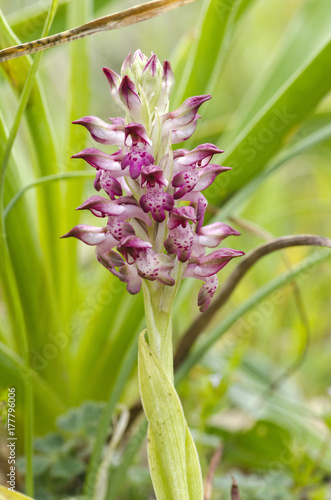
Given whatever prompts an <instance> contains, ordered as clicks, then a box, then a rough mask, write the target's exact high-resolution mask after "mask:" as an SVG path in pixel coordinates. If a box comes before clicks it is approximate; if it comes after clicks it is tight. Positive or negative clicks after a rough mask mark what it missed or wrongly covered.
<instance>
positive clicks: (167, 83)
mask: <svg viewBox="0 0 331 500" xmlns="http://www.w3.org/2000/svg"><path fill="white" fill-rule="evenodd" d="M103 71H104V73H105V75H106V77H107V79H108V82H109V85H110V93H111V97H112V98H113V99H114V100H115V102H116V103H117V104H118V105H119V106H121V107H122V109H124V110H125V115H126V116H125V118H122V117H117V118H109V119H108V120H109V123H108V122H106V121H104V120H102V119H101V118H98V117H96V116H85V117H83V118H81V119H79V120H75V121H74V122H73V123H75V124H77V125H83V126H84V127H85V128H86V129H87V130H88V131H89V132H90V134H91V137H92V139H94V140H95V141H96V142H98V143H100V144H105V145H112V146H116V147H117V148H118V149H117V151H115V152H114V153H112V154H108V153H105V152H103V151H101V150H99V149H97V148H87V149H84V150H83V151H81V152H80V153H77V154H75V155H73V158H78V159H83V160H85V161H86V162H87V163H89V164H90V165H91V166H92V167H93V168H95V169H96V178H95V181H94V187H95V189H96V191H101V190H103V191H104V192H105V195H106V197H103V196H99V195H95V196H91V197H90V198H89V199H88V200H86V201H85V202H84V203H83V204H82V205H80V206H79V207H78V210H85V209H87V210H90V212H91V213H92V214H93V215H95V216H96V217H98V218H106V222H105V224H104V226H103V227H94V226H88V225H83V224H79V225H77V226H75V227H74V228H73V229H72V230H71V231H69V232H68V233H67V234H65V235H64V236H63V238H67V237H75V238H78V239H80V240H81V241H83V242H84V243H86V244H87V245H94V246H95V247H96V257H97V260H98V261H99V262H100V263H101V264H102V265H103V266H104V267H105V268H106V269H108V270H109V271H110V272H111V273H112V274H114V275H115V276H117V277H118V278H119V279H120V280H121V281H123V282H124V283H126V285H127V289H128V291H129V292H130V293H132V294H135V293H138V292H139V291H140V289H141V284H142V280H148V281H155V282H157V283H158V284H159V286H173V285H174V284H175V278H174V276H172V274H174V275H175V271H174V269H175V268H176V269H177V268H178V266H183V273H182V274H183V276H184V278H185V277H191V278H196V279H199V280H202V281H203V282H204V283H203V286H202V288H201V290H200V292H199V295H198V305H199V307H200V310H201V311H205V310H206V309H207V307H208V305H209V304H210V301H211V299H212V297H213V295H214V294H215V291H216V289H217V286H218V279H217V276H216V275H217V273H218V272H219V271H220V270H221V269H222V268H223V267H224V266H225V265H226V264H227V263H228V262H230V260H231V259H233V258H235V257H239V256H241V255H243V252H241V251H238V250H232V249H230V248H221V249H218V250H214V251H213V252H211V253H206V249H207V248H216V247H218V246H219V245H220V243H221V242H222V241H223V239H224V238H226V237H228V236H233V235H239V233H238V231H236V230H235V229H233V228H231V227H230V226H228V225H227V224H224V223H222V222H216V223H213V224H209V225H207V226H203V220H204V215H205V212H206V207H207V200H206V198H205V196H204V195H203V194H202V193H201V192H202V191H204V190H205V189H207V188H208V187H209V186H210V185H211V184H212V183H213V182H214V180H215V179H216V177H217V176H218V175H219V174H221V173H222V172H225V171H227V170H229V167H223V166H221V165H219V164H216V163H211V160H212V158H213V157H214V155H217V154H220V153H223V151H222V150H221V149H219V148H218V147H217V146H215V145H214V144H209V143H206V144H201V145H199V146H197V147H196V148H194V149H193V150H192V151H189V150H187V149H177V150H175V151H171V150H170V148H169V145H170V144H171V143H172V144H176V143H179V142H182V141H184V140H187V139H188V138H189V137H191V135H192V134H193V132H194V131H195V128H196V125H197V121H198V119H199V118H200V115H199V114H198V110H199V108H200V106H201V105H202V104H203V103H204V102H206V101H208V100H209V99H210V98H211V96H210V95H201V96H195V97H190V98H188V99H186V101H184V102H183V104H182V105H181V106H179V108H177V109H176V110H174V111H169V96H170V93H171V91H172V88H173V86H174V75H173V72H172V69H171V65H170V63H169V62H168V61H164V63H163V65H161V63H160V61H159V60H158V58H157V57H156V55H155V54H153V53H152V55H151V57H150V58H147V57H146V56H145V55H143V54H142V53H141V52H140V51H137V52H136V53H135V54H134V55H133V56H131V54H129V56H128V57H127V58H126V60H125V61H124V63H123V66H122V70H121V75H118V74H117V73H115V72H114V71H113V70H111V69H109V68H103ZM160 238H161V239H160Z"/></svg>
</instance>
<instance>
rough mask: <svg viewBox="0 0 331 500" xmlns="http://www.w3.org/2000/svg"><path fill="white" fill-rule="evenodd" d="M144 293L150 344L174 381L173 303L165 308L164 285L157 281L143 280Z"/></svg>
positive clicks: (170, 378)
mask: <svg viewBox="0 0 331 500" xmlns="http://www.w3.org/2000/svg"><path fill="white" fill-rule="evenodd" d="M143 293H144V304H145V316H146V327H147V332H148V340H149V345H150V348H151V350H152V351H153V352H154V353H155V354H156V356H157V358H158V359H159V361H160V364H161V366H162V368H163V369H164V371H165V373H166V374H167V376H168V378H169V380H171V382H172V383H173V380H174V369H173V350H172V321H171V320H172V314H171V313H172V304H171V306H170V309H168V310H164V309H163V307H162V300H163V286H162V287H160V286H159V285H158V284H157V283H155V282H151V283H147V282H146V281H145V280H143Z"/></svg>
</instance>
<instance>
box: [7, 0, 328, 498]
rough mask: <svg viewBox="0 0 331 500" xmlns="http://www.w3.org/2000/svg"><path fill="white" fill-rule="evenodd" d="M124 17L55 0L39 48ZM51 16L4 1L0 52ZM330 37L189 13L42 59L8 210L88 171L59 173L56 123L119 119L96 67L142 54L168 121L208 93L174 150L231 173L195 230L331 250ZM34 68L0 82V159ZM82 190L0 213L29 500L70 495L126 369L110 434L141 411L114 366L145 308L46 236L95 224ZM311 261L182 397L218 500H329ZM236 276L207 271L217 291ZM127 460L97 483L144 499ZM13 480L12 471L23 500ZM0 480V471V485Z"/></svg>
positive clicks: (277, 21)
mask: <svg viewBox="0 0 331 500" xmlns="http://www.w3.org/2000/svg"><path fill="white" fill-rule="evenodd" d="M135 3H136V2H134V1H127V0H125V1H124V2H123V1H121V2H120V1H109V0H95V1H94V2H93V0H70V1H62V2H60V4H59V7H58V10H57V13H56V15H55V19H54V22H53V25H52V27H51V30H50V33H57V32H59V31H62V30H64V29H68V28H70V27H74V26H77V25H79V24H82V23H83V22H85V21H87V20H91V19H93V18H95V17H99V16H102V15H106V14H108V13H111V12H116V11H118V10H122V9H124V8H128V7H130V6H132V5H134V4H135ZM49 7H50V2H49V1H46V0H44V1H42V0H40V1H28V0H26V1H23V0H10V1H9V0H1V9H2V17H1V25H0V44H1V48H4V47H6V46H10V45H13V44H15V43H19V42H18V41H15V38H14V33H15V35H16V36H17V37H18V39H19V40H21V41H22V42H26V41H30V40H33V39H36V38H38V37H39V36H40V34H41V32H42V29H43V25H44V22H45V18H46V14H47V11H48V9H49ZM9 26H10V27H11V29H12V30H13V32H11V31H10V28H9ZM330 26H331V3H330V2H329V0H308V1H303V0H241V1H239V0H217V1H216V0H208V1H204V2H203V1H202V0H197V1H196V2H194V3H192V4H190V5H188V6H185V7H182V8H180V9H178V10H175V11H172V12H170V13H167V14H164V15H162V16H159V17H157V18H154V19H150V20H148V21H145V22H143V23H140V24H138V25H134V26H129V27H127V28H124V29H119V30H116V31H112V32H107V33H102V34H97V35H94V36H92V37H88V38H87V39H84V40H80V41H77V42H73V43H71V44H66V45H64V46H62V47H58V48H53V49H50V50H48V51H46V52H45V53H44V54H43V57H42V59H41V63H40V67H39V71H38V74H37V77H36V80H35V81H34V83H33V86H32V90H31V94H30V99H29V101H28V104H27V107H26V110H25V113H24V115H23V116H22V117H21V124H20V128H19V133H18V136H17V138H16V141H15V143H14V146H13V149H12V152H11V156H10V158H9V163H8V172H7V175H6V180H5V192H4V205H5V206H6V205H7V204H8V203H9V202H10V200H11V199H12V197H13V196H14V195H15V194H16V193H18V192H19V191H20V190H21V189H22V188H23V187H24V186H26V185H27V184H29V183H33V182H35V180H36V179H37V178H40V177H44V176H49V175H58V174H61V175H62V174H63V175H65V174H66V173H67V172H75V171H83V170H85V169H86V172H90V170H88V168H87V167H86V166H85V165H84V163H83V161H81V160H79V161H77V160H70V156H71V155H72V154H75V153H77V152H78V151H80V150H81V149H83V148H84V147H87V146H88V145H92V143H91V142H89V141H90V139H89V138H88V137H87V134H86V133H85V131H84V130H77V129H78V127H76V128H75V127H73V126H71V125H70V121H72V120H74V119H78V118H80V117H82V116H84V115H87V114H90V115H96V116H99V117H101V118H102V119H107V117H109V116H117V114H118V113H119V110H118V109H117V108H116V106H115V105H114V104H113V103H112V102H111V100H110V96H109V88H108V83H107V81H106V79H105V78H104V76H103V74H102V71H101V68H102V67H103V66H108V67H110V68H112V69H114V70H115V71H117V72H119V71H120V67H121V64H122V62H123V60H124V59H125V57H126V56H127V54H128V53H129V52H130V51H135V50H137V49H138V48H140V49H141V50H142V52H144V53H145V54H147V55H149V54H150V52H151V51H154V52H155V53H156V54H157V56H158V58H159V59H160V60H161V61H163V60H164V59H169V60H170V61H171V64H172V67H173V69H174V73H175V77H176V87H175V90H174V94H173V101H172V102H173V105H172V109H175V107H177V106H178V105H179V104H180V103H181V102H182V101H183V100H184V99H185V98H187V97H189V96H191V95H197V94H202V93H211V94H212V96H213V98H212V100H211V101H209V102H208V103H207V104H205V105H204V106H203V107H202V108H201V110H200V114H201V115H202V117H203V118H202V119H201V120H199V123H198V126H197V130H196V133H195V134H194V136H193V137H192V138H191V139H190V140H189V141H188V144H187V145H186V146H185V147H188V148H189V149H191V148H193V147H195V146H196V145H197V144H199V143H202V142H213V143H215V144H217V145H218V146H220V147H221V148H222V149H224V150H225V154H224V155H223V156H222V162H223V164H224V165H229V166H232V167H233V171H232V172H230V173H229V174H223V175H222V176H221V178H220V179H219V180H218V181H217V182H216V183H215V184H216V187H215V186H214V185H213V186H211V188H210V189H209V190H208V191H207V192H206V196H207V198H208V200H209V215H208V217H209V218H210V219H212V218H213V217H214V219H213V220H223V221H224V222H228V221H230V224H231V225H233V226H234V227H235V228H236V229H239V230H240V231H241V233H242V236H241V237H240V238H236V239H233V240H230V241H229V243H228V242H227V243H226V245H229V246H230V247H234V248H237V249H240V250H244V251H245V252H248V251H250V250H251V249H253V248H255V247H256V246H258V245H259V244H261V243H263V242H264V241H266V240H267V239H269V238H272V237H280V236H283V235H289V234H303V233H309V234H318V235H322V236H326V237H330V236H331V235H330V222H329V221H330V213H331V169H330V153H331V126H330V116H331V96H330V88H331V80H330V74H331V29H330ZM33 57H35V56H33ZM33 57H32V58H31V59H28V58H20V59H16V60H13V61H8V63H3V64H2V67H1V71H0V88H1V110H0V152H1V156H0V157H1V158H3V155H4V151H5V147H6V143H7V140H8V134H9V131H10V129H11V127H12V124H13V121H14V118H15V114H16V113H17V109H18V97H19V95H20V93H21V92H22V89H23V86H24V83H25V81H26V78H27V73H28V71H29V68H30V66H31V61H32V60H33ZM295 152H297V154H294V153H295ZM292 153H293V155H292ZM273 167H274V168H273ZM276 167H277V168H276ZM92 176H93V172H91V178H88V179H84V177H76V178H70V179H68V178H65V179H63V180H54V181H52V182H46V183H44V184H42V185H39V186H38V187H31V189H29V190H28V191H27V192H25V193H24V194H23V195H22V197H21V198H20V199H19V200H18V201H17V203H15V205H14V206H13V208H12V209H11V210H10V211H8V210H7V213H6V218H5V228H3V227H2V254H1V291H0V294H1V295H0V297H1V309H0V317H1V321H0V391H4V392H3V398H2V399H3V400H5V398H6V391H7V387H11V386H15V387H16V391H17V417H18V420H17V432H18V436H19V440H18V442H19V451H20V453H21V454H23V449H24V440H26V439H27V438H26V435H25V434H26V432H28V430H27V429H28V427H27V424H26V418H27V417H26V408H27V406H26V404H27V394H29V391H30V390H31V391H32V393H33V401H34V406H35V412H34V425H33V429H34V430H33V435H34V436H35V437H36V438H38V439H37V441H36V443H35V474H36V478H35V479H36V481H35V485H36V494H35V498H37V499H40V500H42V499H45V500H46V499H55V498H66V497H68V498H69V496H71V497H75V498H76V497H77V498H78V496H79V494H80V493H81V484H82V482H83V480H84V474H85V469H86V463H87V461H88V458H89V455H90V452H91V447H92V446H93V439H94V436H95V432H96V429H95V428H94V427H93V426H92V427H93V428H90V427H91V426H90V423H91V421H98V419H99V418H100V411H101V408H102V404H103V403H97V402H104V401H106V400H107V399H108V398H109V397H110V396H111V395H112V394H113V393H114V391H115V389H116V387H118V386H117V385H116V384H117V381H118V380H119V377H118V375H119V373H120V371H121V368H123V364H125V363H127V359H125V356H128V357H129V358H130V359H131V364H132V368H130V367H129V369H128V372H129V373H128V375H127V378H126V379H125V380H124V382H123V387H120V389H121V390H120V398H119V403H120V404H119V405H118V406H117V407H116V411H115V412H114V416H113V429H116V428H119V427H120V422H121V418H122V419H125V418H126V416H127V409H128V408H130V406H131V405H132V404H133V403H134V402H135V401H136V399H137V397H138V388H137V376H136V366H135V363H134V361H133V360H134V356H133V355H132V356H131V357H130V356H129V354H128V353H130V352H131V351H132V352H133V353H134V349H135V343H136V338H137V334H138V333H139V331H140V330H141V329H142V327H143V324H144V320H143V305H142V297H141V296H140V295H138V296H129V295H128V294H127V292H126V290H125V286H124V285H123V284H122V283H119V282H118V281H117V280H116V278H114V277H113V276H112V275H110V274H109V275H108V274H107V272H106V270H105V269H103V268H101V266H99V265H98V264H97V263H96V261H95V259H94V252H93V250H92V249H91V248H89V247H85V246H83V245H80V244H76V242H75V241H69V240H59V237H60V236H61V235H62V234H64V233H65V232H67V231H68V230H69V229H70V228H71V227H72V226H73V225H75V224H78V223H79V222H82V223H86V224H89V223H92V220H93V218H92V217H91V218H90V217H89V216H88V215H87V214H83V215H81V214H79V213H77V212H75V208H76V207H77V206H78V205H79V204H81V202H82V200H84V199H85V197H86V196H87V195H89V194H92V193H93V188H92V182H91V181H92ZM227 176H228V177H227ZM4 234H6V237H3V235H4ZM314 251H315V250H312V249H310V248H307V247H300V248H296V249H295V248H293V249H289V250H286V251H282V252H278V253H274V254H272V255H270V256H268V257H265V258H264V259H263V260H262V261H261V262H259V263H258V264H257V265H256V266H255V267H254V268H253V269H252V270H251V271H250V272H249V274H248V275H247V276H246V277H245V278H244V280H243V281H242V282H241V283H240V285H239V286H238V287H237V289H236V291H235V294H234V296H233V297H232V298H231V300H230V301H229V303H228V304H227V305H226V306H225V307H224V308H223V309H222V311H220V312H219V313H218V314H217V315H216V316H215V317H214V318H213V321H212V324H211V325H210V326H208V328H206V331H205V332H203V335H202V336H201V339H200V340H199V342H200V345H202V344H203V342H204V341H205V340H207V339H208V336H209V335H210V332H212V331H215V330H217V329H220V328H222V325H223V324H224V322H225V320H226V319H227V318H228V317H229V316H230V315H231V314H233V312H234V311H235V310H236V308H237V307H238V306H240V305H242V304H244V303H245V302H246V301H248V300H249V299H250V298H251V297H252V296H253V295H254V294H255V293H256V292H257V291H258V290H260V289H261V288H262V287H263V286H264V285H265V284H266V283H268V282H269V281H271V280H272V279H275V278H276V277H277V276H279V275H281V274H282V273H284V272H286V271H287V270H288V269H289V268H290V267H291V266H293V265H296V264H297V263H299V262H301V261H303V260H304V259H306V258H308V256H310V255H311V254H312V253H313V252H314ZM325 255H326V258H325V259H324V260H323V261H322V262H321V263H317V264H316V265H313V266H310V267H309V268H308V269H307V271H305V272H304V273H302V274H298V276H297V281H295V283H294V284H293V283H292V284H288V285H286V286H284V287H282V288H280V289H279V290H278V292H277V295H275V294H271V295H269V296H267V297H265V299H264V300H262V301H260V302H258V303H257V304H256V305H255V307H254V308H251V309H250V310H249V311H248V312H247V313H246V314H245V315H244V316H243V317H241V318H239V319H237V321H236V322H234V324H233V326H231V327H230V328H229V329H227V331H226V332H225V334H224V335H222V336H221V337H220V338H219V340H218V341H217V342H216V343H214V344H213V346H212V347H211V348H210V349H209V350H208V351H207V353H206V354H205V355H204V356H203V357H201V358H200V359H199V361H198V363H196V364H195V365H194V367H193V368H192V369H190V370H189V371H188V373H187V374H186V376H185V378H184V380H183V381H182V382H181V383H180V385H179V388H178V390H179V394H180V396H181V399H182V401H183V405H184V409H185V412H186V416H187V420H188V423H189V425H190V427H191V428H192V432H193V435H194V438H195V441H196V443H197V446H198V451H199V456H200V459H201V463H202V468H203V474H204V476H205V475H206V472H207V469H208V466H209V463H210V460H211V457H212V455H213V453H214V452H215V450H216V449H217V448H218V447H219V445H220V444H221V443H222V444H223V456H222V459H221V463H220V465H219V467H218V468H217V471H216V474H215V479H214V489H213V496H212V498H213V499H220V498H225V499H227V498H230V494H229V491H230V484H231V479H230V476H231V474H234V476H235V477H236V479H237V482H238V484H239V487H240V491H241V495H242V499H243V500H246V499H247V500H248V499H249V500H260V499H266V498H268V500H276V499H282V500H286V499H300V500H301V499H302V500H303V499H312V500H329V499H330V498H331V476H330V470H331V449H330V439H331V435H330V428H331V399H330V398H331V396H330V387H331V371H330V351H331V335H330V333H331V332H330V319H331V299H330V278H331V267H330V262H331V261H330V258H327V253H325ZM235 266H236V262H232V263H231V264H229V266H228V267H227V268H226V269H225V270H224V271H222V273H221V274H220V281H221V283H222V281H224V280H225V279H226V277H227V276H229V274H230V273H231V272H232V271H233V269H234V268H235ZM198 289H199V284H196V283H191V282H189V283H187V284H184V285H183V288H182V290H181V292H180V295H179V297H178V303H177V305H176V310H175V316H174V333H175V342H178V339H179V338H180V337H181V335H183V333H184V332H185V330H186V329H187V328H188V327H189V326H190V324H191V322H192V318H194V317H196V316H197V315H198V314H199V313H198V308H197V305H196V300H197V293H198ZM130 350H131V351H130ZM24 381H25V382H26V381H27V382H26V383H24ZM0 399H1V398H0ZM28 399H29V398H28ZM30 400H31V399H30ZM91 401H94V402H95V403H91ZM78 407H79V409H78V410H73V409H72V408H78ZM70 409H71V410H70ZM68 411H69V413H68ZM72 415H75V416H72ZM123 421H124V420H122V422H123ZM31 428H32V422H30V431H31ZM3 429H4V427H3ZM50 432H52V433H53V434H52V435H51V436H49V435H48V437H45V436H47V433H50ZM54 433H55V434H54ZM4 436H5V432H4ZM129 444H130V441H129ZM126 446H127V441H125V442H124V441H123V440H119V442H118V443H116V444H114V449H113V450H112V453H111V457H110V459H109V464H110V465H111V468H110V476H111V475H112V474H113V475H114V478H116V477H117V476H116V474H117V473H118V471H119V470H120V471H125V478H126V479H125V482H124V483H123V484H121V485H120V486H119V489H118V490H116V489H115V487H114V491H113V493H112V494H113V495H114V496H113V498H119V499H125V500H127V499H131V498H132V499H139V498H142V499H143V498H144V499H145V498H153V497H152V496H151V495H152V493H151V492H152V488H151V484H150V480H149V475H148V468H147V462H146V454H145V451H144V450H145V445H143V446H142V447H141V450H140V452H139V453H138V454H136V455H135V456H133V454H132V457H131V459H130V460H131V462H130V464H124V465H123V463H124V460H123V457H124V456H125V452H124V450H125V449H127V448H126ZM1 449H2V448H1ZM1 453H2V455H1V456H2V461H1V462H0V467H1V464H2V463H3V462H5V452H4V451H2V452H1ZM45 457H47V458H45ZM41 464H43V465H41ZM56 464H57V465H56ZM59 464H60V465H59ZM61 467H62V468H61ZM121 467H122V468H121ZM125 467H128V468H125ZM24 468H25V462H24V459H21V475H20V476H19V486H20V487H21V488H22V489H23V487H24ZM4 473H5V465H3V467H2V474H3V476H1V472H0V477H1V479H2V481H3V477H4ZM115 482H116V481H115V479H114V484H115ZM107 498H111V497H110V496H109V497H107Z"/></svg>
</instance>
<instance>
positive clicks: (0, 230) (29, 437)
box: [0, 0, 58, 497]
mask: <svg viewBox="0 0 331 500" xmlns="http://www.w3.org/2000/svg"><path fill="white" fill-rule="evenodd" d="M57 4H58V0H53V1H52V4H51V6H50V9H49V13H48V16H47V19H46V23H45V27H44V30H43V34H44V36H46V35H47V33H48V30H49V28H50V26H51V24H52V20H53V18H54V15H55V12H56V8H57ZM38 56H39V57H38ZM40 56H41V55H39V54H37V56H36V58H35V60H34V61H33V64H32V66H31V69H30V71H29V75H28V79H27V81H26V83H25V85H24V88H23V92H22V94H21V97H20V100H19V106H18V110H17V112H16V115H15V119H14V123H13V126H12V128H11V131H10V134H9V138H8V143H7V147H6V149H5V152H4V158H3V160H2V168H1V173H0V212H1V216H0V218H1V224H0V234H2V235H3V238H4V243H5V247H6V249H5V252H6V251H7V249H8V246H7V245H8V244H7V241H6V228H5V221H4V215H3V208H4V187H5V178H6V170H7V166H8V160H9V156H10V153H11V149H12V146H13V144H14V141H15V138H16V135H17V132H18V128H19V125H20V123H21V121H22V117H23V113H24V110H25V107H26V105H27V102H28V99H29V96H30V92H31V89H32V85H33V82H34V78H35V75H36V72H37V70H38V67H39V63H40ZM22 336H23V337H24V346H25V348H24V361H25V363H26V364H27V365H28V364H29V341H28V337H27V331H26V329H25V328H24V329H23V331H22ZM24 384H25V393H24V414H25V418H24V453H25V458H26V475H25V489H26V492H27V494H28V495H30V496H31V497H33V495H34V479H33V460H32V457H33V434H34V403H33V387H32V383H31V381H30V378H29V377H28V378H25V379H24Z"/></svg>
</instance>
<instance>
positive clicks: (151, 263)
mask: <svg viewBox="0 0 331 500" xmlns="http://www.w3.org/2000/svg"><path fill="white" fill-rule="evenodd" d="M136 265H137V267H138V274H139V276H141V277H142V278H145V279H147V280H150V281H155V280H157V281H159V282H160V283H162V284H163V285H168V286H173V285H174V284H175V280H174V279H173V278H171V276H169V273H170V271H171V270H172V269H173V267H174V263H173V261H172V260H171V258H170V257H169V256H168V255H165V254H164V253H155V252H153V250H147V251H145V252H141V253H140V255H139V257H138V258H137V259H136Z"/></svg>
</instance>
